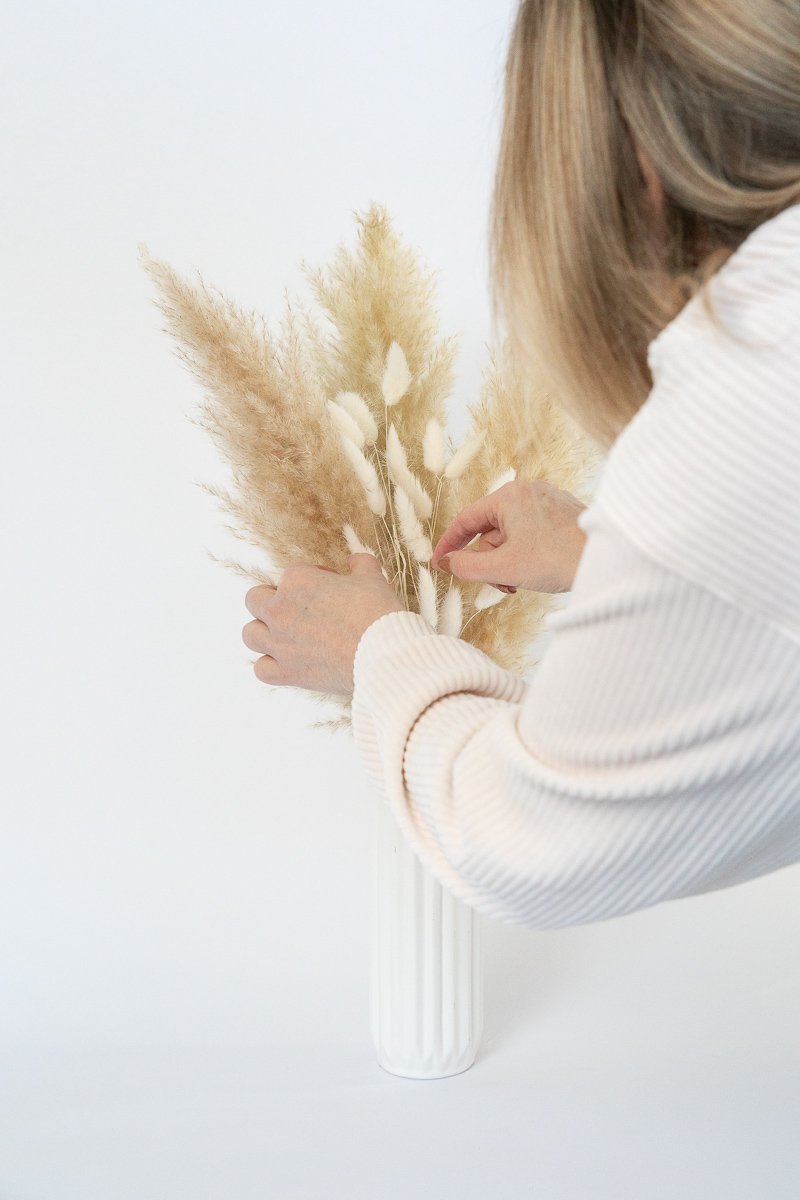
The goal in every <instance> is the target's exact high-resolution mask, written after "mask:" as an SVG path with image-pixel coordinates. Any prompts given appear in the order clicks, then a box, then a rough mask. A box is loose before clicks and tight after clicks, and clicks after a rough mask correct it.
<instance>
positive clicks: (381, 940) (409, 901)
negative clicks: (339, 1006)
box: [370, 798, 483, 1079]
mask: <svg viewBox="0 0 800 1200" xmlns="http://www.w3.org/2000/svg"><path fill="white" fill-rule="evenodd" d="M376 809H377V812H376V846H375V850H376V853H375V870H374V876H373V904H372V931H371V939H372V947H371V953H372V962H371V983H370V1013H371V1024H372V1037H373V1041H374V1044H375V1049H376V1052H377V1056H378V1063H379V1065H380V1066H381V1067H383V1069H384V1070H385V1071H389V1072H390V1073H391V1074H392V1075H404V1076H406V1077H407V1078H410V1079H443V1078H444V1077H445V1076H447V1075H458V1074H459V1073H460V1072H461V1071H466V1070H467V1069H468V1068H469V1067H471V1066H472V1064H473V1063H474V1061H475V1056H476V1054H477V1051H478V1044H479V1042H480V1037H481V1032H482V1027H483V971H482V949H483V943H482V934H483V931H482V926H481V916H480V913H478V912H476V911H475V909H473V908H471V907H470V906H469V905H467V904H464V903H463V902H462V901H461V900H457V899H456V897H455V896H453V895H452V894H451V893H450V892H448V891H447V890H446V889H445V888H443V887H442V885H441V884H440V883H439V882H438V880H437V879H436V878H435V876H434V875H432V874H431V872H430V871H429V870H428V868H427V867H426V866H424V865H423V863H422V862H420V860H419V858H417V856H416V854H415V853H414V851H413V850H412V849H411V847H410V846H409V844H408V842H407V841H406V840H405V838H404V836H403V834H402V832H401V831H400V829H399V827H398V825H397V822H396V821H395V819H394V817H393V815H392V812H391V810H390V809H389V806H388V805H387V804H386V802H385V800H383V798H379V802H378V804H377V805H376Z"/></svg>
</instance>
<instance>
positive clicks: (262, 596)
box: [244, 583, 278, 617]
mask: <svg viewBox="0 0 800 1200" xmlns="http://www.w3.org/2000/svg"><path fill="white" fill-rule="evenodd" d="M277 590H278V589H277V588H276V587H275V585H274V584H272V583H258V584H256V586H255V587H251V588H250V590H249V591H248V592H246V593H245V597H244V606H245V608H246V609H247V611H248V612H249V613H252V614H253V616H254V617H258V616H260V614H261V613H263V612H265V611H266V609H267V605H268V602H269V601H270V600H271V599H272V597H273V596H274V595H275V593H276V592H277Z"/></svg>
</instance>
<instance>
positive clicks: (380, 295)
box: [139, 204, 600, 729]
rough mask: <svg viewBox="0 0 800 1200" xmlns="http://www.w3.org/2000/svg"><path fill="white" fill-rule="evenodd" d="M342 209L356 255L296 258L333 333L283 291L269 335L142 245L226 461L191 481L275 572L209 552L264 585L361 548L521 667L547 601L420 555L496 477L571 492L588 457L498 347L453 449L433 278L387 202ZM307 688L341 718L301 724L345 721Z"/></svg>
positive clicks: (550, 400) (547, 398) (548, 400)
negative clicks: (322, 262)
mask: <svg viewBox="0 0 800 1200" xmlns="http://www.w3.org/2000/svg"><path fill="white" fill-rule="evenodd" d="M354 215H355V217H356V221H357V224H358V235H359V236H358V247H357V251H356V253H355V254H351V253H350V252H349V251H348V250H347V249H346V247H344V246H340V247H339V248H338V249H337V251H336V253H335V255H334V257H333V260H332V263H331V266H330V268H329V269H328V270H327V271H325V270H322V269H310V268H309V267H307V266H306V264H305V263H303V271H304V274H305V276H306V278H307V280H308V281H309V283H310V285H311V288H312V290H313V294H314V296H315V297H316V300H317V302H318V304H319V305H320V306H321V309H322V310H323V312H324V313H325V314H326V316H327V318H328V321H329V324H330V326H331V328H330V329H324V328H323V327H322V326H321V324H320V322H319V321H318V320H317V319H315V317H314V316H313V314H312V313H310V312H309V311H308V310H307V309H306V308H305V307H304V306H302V305H300V304H295V305H292V303H291V302H289V300H288V297H287V300H286V304H287V308H286V313H285V314H284V317H283V321H282V326H281V332H280V336H278V337H275V336H273V335H272V334H271V333H270V332H269V330H268V328H267V326H266V323H265V321H264V319H263V318H262V317H260V316H258V315H257V314H255V313H252V312H246V311H244V310H242V309H241V308H239V307H238V306H237V305H235V304H234V303H233V302H232V301H231V300H229V299H227V298H226V297H225V296H224V295H223V294H222V293H221V292H219V291H218V290H217V289H214V288H209V287H208V286H206V284H205V283H204V282H203V281H202V279H201V278H200V277H199V273H198V279H199V282H198V285H197V286H192V285H190V284H189V283H188V282H187V281H185V280H183V279H181V278H179V276H178V275H177V274H176V273H175V272H174V271H173V270H172V269H171V267H169V266H168V265H167V264H166V263H164V262H161V261H158V260H156V259H153V258H152V257H151V256H150V255H149V253H148V251H147V248H146V246H144V245H143V244H140V246H139V254H140V259H141V261H142V264H143V266H144V267H145V269H146V270H147V271H148V273H149V274H150V276H151V278H152V280H153V281H154V283H155V284H156V286H157V289H158V293H159V296H158V299H157V301H156V303H157V305H158V307H159V309H160V310H161V312H162V313H163V315H164V316H165V317H166V319H167V322H168V327H167V329H166V330H165V332H169V333H171V334H172V336H173V337H174V339H175V341H176V343H177V351H178V354H179V356H180V358H181V359H182V360H183V361H184V362H185V364H186V365H187V366H188V367H189V369H190V370H191V371H192V373H193V374H195V375H196V377H197V378H198V379H199V381H200V382H201V383H202V384H203V385H204V388H205V390H206V397H205V400H204V402H203V404H202V405H201V407H200V418H199V419H197V420H195V422H194V423H195V424H198V425H200V426H201V427H202V428H205V429H206V430H207V431H208V432H209V434H210V435H211V437H212V438H213V440H214V442H215V444H216V445H217V447H218V449H219V450H220V452H221V453H222V455H223V456H224V458H225V459H226V460H227V461H228V463H229V465H230V467H231V469H232V475H233V490H230V491H229V490H227V489H225V488H221V487H218V486H217V485H213V484H200V486H201V487H203V488H205V490H206V491H208V492H209V493H211V494H212V495H214V496H215V497H216V498H217V500H218V501H219V502H220V505H221V507H222V508H223V509H224V510H226V511H227V512H228V513H229V514H230V515H231V517H232V518H233V520H234V524H233V525H232V526H230V525H229V526H227V528H229V529H230V531H231V532H232V533H233V534H234V535H235V536H236V537H239V538H241V539H242V540H244V541H246V542H248V543H250V544H252V545H254V546H257V547H258V548H259V549H260V550H262V551H264V552H265V553H266V555H267V556H268V559H269V560H270V563H271V568H272V569H268V570H262V569H260V568H259V567H256V566H248V565H244V564H242V563H239V562H236V561H235V560H231V559H218V558H216V556H215V555H213V554H211V555H210V557H211V558H212V559H214V560H215V561H217V562H221V563H222V565H224V566H227V567H230V568H232V569H233V570H235V571H237V572H238V573H239V574H241V575H243V576H244V577H245V578H247V579H249V580H251V581H254V582H256V583H259V582H260V583H275V582H277V580H278V579H279V577H280V572H281V571H282V569H283V568H285V567H286V566H289V565H291V564H294V563H299V562H312V563H315V564H318V565H320V566H326V567H331V568H333V569H334V570H337V571H345V570H347V558H348V555H349V554H353V553H363V552H368V553H371V554H374V555H375V556H376V557H377V558H378V561H379V562H380V564H381V567H382V570H383V573H384V575H385V577H386V578H387V579H388V580H389V581H390V582H391V583H392V584H393V585H394V587H395V589H396V591H397V593H398V595H399V596H401V598H402V600H403V603H404V604H405V605H406V607H407V608H408V609H410V610H411V611H413V612H418V613H420V614H421V615H422V616H423V617H424V618H425V619H426V620H427V621H428V622H429V623H430V625H431V626H432V628H433V629H434V630H436V631H437V632H439V633H441V634H445V635H450V636H452V637H462V638H464V639H465V640H466V641H469V642H470V643H471V644H472V645H474V646H476V647H478V648H479V649H480V650H482V651H484V653H486V654H487V655H489V656H490V657H491V658H492V659H493V660H494V661H495V662H497V663H498V664H499V665H500V666H502V667H505V668H507V669H509V670H513V671H516V672H519V673H524V672H525V671H526V670H527V669H528V668H529V667H530V666H531V665H532V664H531V662H530V660H529V658H528V656H527V651H528V648H529V646H530V643H531V642H532V641H533V640H534V638H535V637H536V635H537V633H538V631H539V628H540V626H541V623H542V621H543V619H544V617H545V615H546V613H547V612H548V610H549V609H550V608H551V606H552V602H553V597H552V596H551V595H549V594H544V593H536V592H529V591H523V590H519V591H517V592H516V593H511V594H509V593H506V592H503V591H500V590H499V589H498V588H494V587H492V586H491V585H490V584H479V583H459V582H457V581H456V580H455V579H454V578H453V577H451V576H446V575H444V574H442V573H439V572H431V570H430V569H429V566H428V564H429V561H430V558H431V555H432V552H433V547H434V546H435V545H436V542H437V541H438V539H439V537H440V536H441V534H442V533H443V532H444V530H445V529H446V528H447V526H448V525H449V524H450V522H451V520H452V519H453V517H454V516H455V515H456V514H457V513H458V512H459V511H460V510H461V509H462V508H464V507H466V505H468V504H470V503H472V502H473V501H474V500H476V499H479V498H480V497H481V496H483V495H486V494H487V493H489V492H491V491H493V490H494V489H495V488H497V487H499V486H500V485H501V484H502V483H504V482H505V481H506V480H508V479H513V478H515V477H519V478H523V479H529V480H533V479H545V480H547V481H548V482H550V483H552V484H553V485H554V486H556V487H559V488H564V489H566V490H568V491H571V492H573V493H574V494H575V495H578V496H579V491H578V489H579V488H580V487H581V484H582V482H583V481H584V479H585V477H586V475H587V473H588V472H589V471H590V470H591V469H592V467H593V466H594V465H595V463H596V461H597V459H598V456H599V453H600V451H599V449H598V447H597V446H596V444H595V443H593V442H592V441H591V440H590V439H589V438H588V437H587V436H586V435H585V434H584V433H583V432H582V431H581V430H580V428H579V427H578V426H577V425H576V423H575V422H574V421H573V420H572V418H571V417H569V415H568V414H567V413H566V412H564V410H563V409H562V408H561V407H560V406H559V405H558V403H557V401H556V399H555V398H554V397H553V396H552V395H550V394H548V392H547V390H546V389H545V388H544V387H542V386H541V385H540V384H539V383H538V382H537V381H535V380H534V381H531V380H528V379H524V378H522V377H521V375H520V372H519V371H518V370H517V369H516V368H515V364H514V363H513V362H512V361H511V357H510V355H509V354H508V353H507V350H506V347H504V348H503V352H502V353H501V355H500V356H499V359H498V356H496V355H495V354H494V353H493V352H492V351H490V352H489V367H488V368H487V369H485V370H484V372H483V383H482V388H481V395H480V398H479V401H478V402H477V403H476V404H475V405H468V406H467V411H468V414H469V416H470V419H471V423H470V428H469V432H468V434H467V436H466V438H465V440H464V441H463V443H462V444H461V445H460V446H459V447H458V448H454V447H453V445H452V444H451V442H450V439H449V438H447V436H446V433H445V424H446V414H445V405H446V401H447V398H448V396H449V394H450V392H451V390H452V386H453V377H454V358H455V352H456V344H455V343H456V339H455V338H453V337H438V315H437V312H436V309H435V307H434V299H433V295H434V283H433V277H432V275H431V273H429V272H426V271H425V270H423V268H422V267H421V265H420V263H419V261H418V257H417V255H416V254H415V253H414V251H413V250H412V249H410V248H409V247H407V246H404V245H403V244H402V243H401V241H400V239H399V238H398V236H397V235H396V234H395V232H394V231H393V229H392V225H391V221H390V218H389V217H388V215H387V213H386V210H385V208H383V206H381V205H378V204H372V205H370V207H369V208H368V210H367V211H366V213H365V214H363V215H359V214H357V213H356V214H354ZM579 498H580V496H579ZM312 694H314V693H312ZM318 698H319V699H322V700H325V701H331V700H333V701H334V702H335V703H337V704H338V705H339V706H340V707H341V710H342V713H343V715H341V716H340V717H338V718H336V719H333V720H326V721H317V722H314V723H313V725H314V727H328V728H331V729H334V728H339V727H342V726H348V725H349V724H350V707H351V705H350V697H348V696H329V695H324V696H319V697H318Z"/></svg>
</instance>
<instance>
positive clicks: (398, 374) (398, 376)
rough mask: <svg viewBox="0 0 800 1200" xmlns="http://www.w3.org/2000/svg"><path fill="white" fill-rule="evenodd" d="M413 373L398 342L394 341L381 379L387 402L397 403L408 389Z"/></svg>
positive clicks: (384, 397)
mask: <svg viewBox="0 0 800 1200" xmlns="http://www.w3.org/2000/svg"><path fill="white" fill-rule="evenodd" d="M411 379H412V375H411V371H410V370H409V369H408V363H407V362H406V356H405V354H404V353H403V351H402V350H401V348H400V346H399V345H398V344H397V342H392V344H391V346H390V347H389V353H388V354H387V355H386V366H385V368H384V372H383V380H382V381H381V392H382V393H383V399H384V402H385V403H386V404H397V401H398V400H401V399H402V397H403V396H405V394H406V392H407V391H408V387H409V384H410V383H411Z"/></svg>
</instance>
